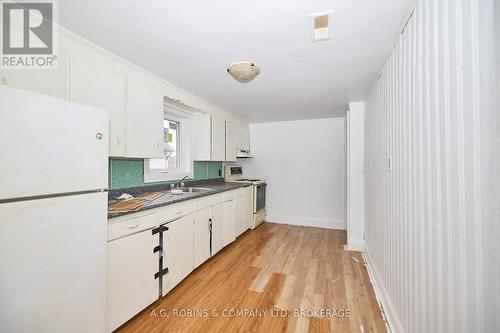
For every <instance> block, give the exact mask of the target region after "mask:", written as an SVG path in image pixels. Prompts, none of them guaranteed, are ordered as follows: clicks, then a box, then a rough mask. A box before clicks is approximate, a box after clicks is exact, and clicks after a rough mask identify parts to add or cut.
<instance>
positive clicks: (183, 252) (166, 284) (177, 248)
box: [162, 213, 194, 295]
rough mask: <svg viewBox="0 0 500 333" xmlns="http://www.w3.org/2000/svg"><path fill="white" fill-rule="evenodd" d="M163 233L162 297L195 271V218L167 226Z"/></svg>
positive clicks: (188, 216)
mask: <svg viewBox="0 0 500 333" xmlns="http://www.w3.org/2000/svg"><path fill="white" fill-rule="evenodd" d="M166 226H167V227H168V230H167V231H165V232H163V268H168V273H167V274H165V275H163V283H162V295H166V294H167V293H168V292H169V291H170V290H172V289H173V288H174V287H175V286H176V285H177V284H179V282H181V281H182V280H183V279H184V278H185V277H186V276H188V275H189V273H191V272H192V271H193V269H194V266H193V257H194V216H193V214H192V213H191V214H189V215H186V216H184V217H181V218H179V219H177V220H174V221H172V222H170V223H168V224H166Z"/></svg>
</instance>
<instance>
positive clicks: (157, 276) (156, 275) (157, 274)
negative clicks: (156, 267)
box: [155, 267, 168, 279]
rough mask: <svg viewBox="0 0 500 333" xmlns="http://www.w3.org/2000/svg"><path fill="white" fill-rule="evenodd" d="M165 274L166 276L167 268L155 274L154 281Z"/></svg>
mask: <svg viewBox="0 0 500 333" xmlns="http://www.w3.org/2000/svg"><path fill="white" fill-rule="evenodd" d="M166 274H168V267H167V268H164V269H162V270H160V271H159V272H157V273H155V279H157V278H159V277H160V276H163V275H166Z"/></svg>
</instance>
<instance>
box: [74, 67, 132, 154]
mask: <svg viewBox="0 0 500 333" xmlns="http://www.w3.org/2000/svg"><path fill="white" fill-rule="evenodd" d="M69 78H70V79H69V100H70V101H73V102H77V103H81V104H85V105H90V106H94V107H97V108H101V109H104V110H106V111H108V117H109V123H110V126H109V155H110V156H118V157H124V156H125V153H126V142H125V78H124V77H123V76H122V75H119V74H116V73H113V72H111V71H108V70H106V69H104V68H101V67H99V66H97V65H94V64H90V63H87V62H85V61H83V60H80V59H77V58H71V61H70V74H69Z"/></svg>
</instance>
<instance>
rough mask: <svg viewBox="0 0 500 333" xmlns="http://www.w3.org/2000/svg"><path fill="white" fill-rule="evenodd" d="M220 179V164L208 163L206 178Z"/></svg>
mask: <svg viewBox="0 0 500 333" xmlns="http://www.w3.org/2000/svg"><path fill="white" fill-rule="evenodd" d="M221 177H222V162H208V168H207V178H208V179H214V178H221Z"/></svg>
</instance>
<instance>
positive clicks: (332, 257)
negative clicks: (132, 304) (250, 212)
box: [117, 222, 386, 333]
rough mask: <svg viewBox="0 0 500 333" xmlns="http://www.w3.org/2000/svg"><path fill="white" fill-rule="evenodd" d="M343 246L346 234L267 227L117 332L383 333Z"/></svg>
mask: <svg viewBox="0 0 500 333" xmlns="http://www.w3.org/2000/svg"><path fill="white" fill-rule="evenodd" d="M345 242H346V232H345V231H341V230H331V229H322V228H310V227H298V226H291V225H284V224H273V223H267V222H265V223H263V224H261V225H260V226H259V227H258V228H256V229H255V230H251V231H247V232H245V233H244V234H243V235H241V236H240V237H238V239H237V240H236V241H235V242H233V243H232V244H230V245H229V246H227V247H226V248H224V249H223V250H222V251H220V252H219V253H218V254H217V255H216V256H215V257H213V258H211V259H209V260H208V261H207V262H205V263H204V264H203V265H201V266H200V267H198V268H197V269H196V270H195V271H194V272H193V273H191V274H190V275H189V276H188V277H187V278H186V279H185V280H184V281H182V282H181V283H180V284H179V285H178V286H176V287H175V288H174V289H173V290H172V291H171V292H170V293H169V294H168V295H167V296H164V297H163V298H161V299H160V300H158V301H157V302H155V303H154V304H152V305H151V306H149V307H148V308H146V309H145V310H144V311H142V312H141V313H140V314H138V315H137V316H135V317H134V318H132V319H131V320H130V321H128V322H127V323H125V324H124V325H123V326H122V327H120V328H119V329H118V330H117V332H120V333H121V332H124V333H128V332H141V333H142V332H151V333H160V332H161V333H163V332H249V333H250V332H251V333H257V332H265V333H274V332H336V333H337V332H360V331H361V330H364V332H377V333H378V332H386V326H385V322H384V319H383V316H382V314H381V312H380V309H379V307H378V303H377V300H376V298H375V294H374V292H373V288H372V285H371V282H370V279H369V276H368V272H367V270H366V267H365V264H364V262H363V258H362V256H361V255H360V254H359V253H356V252H348V251H346V250H345V248H344V246H343V245H345ZM318 310H323V314H322V313H320V312H318ZM325 310H329V311H330V312H329V313H328V314H325ZM189 311H190V312H189ZM332 311H335V313H336V315H332ZM229 312H231V313H230V314H229ZM160 313H163V314H165V313H166V315H160ZM186 313H190V315H187V314H186ZM224 313H226V315H224ZM346 313H348V314H349V315H348V316H345V315H346ZM342 314H343V315H342ZM360 327H361V328H360Z"/></svg>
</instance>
